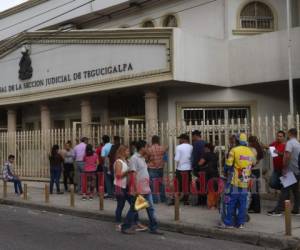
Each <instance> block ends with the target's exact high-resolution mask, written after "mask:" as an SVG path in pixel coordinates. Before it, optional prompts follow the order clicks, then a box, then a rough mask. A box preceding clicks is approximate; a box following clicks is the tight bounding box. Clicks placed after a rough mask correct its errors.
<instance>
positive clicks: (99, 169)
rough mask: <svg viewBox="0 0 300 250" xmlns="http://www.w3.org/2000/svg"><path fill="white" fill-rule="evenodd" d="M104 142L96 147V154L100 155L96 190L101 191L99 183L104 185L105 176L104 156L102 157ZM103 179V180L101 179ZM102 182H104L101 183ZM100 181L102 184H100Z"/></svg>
mask: <svg viewBox="0 0 300 250" xmlns="http://www.w3.org/2000/svg"><path fill="white" fill-rule="evenodd" d="M103 146H104V145H103V143H102V142H101V143H100V145H98V147H97V148H96V155H97V156H98V166H97V175H96V190H97V192H99V191H100V190H99V185H100V184H101V185H103V182H104V178H103V175H102V174H103V164H104V162H103V158H102V157H101V152H102V148H103ZM101 179H102V180H101ZM101 182H102V183H101ZM99 183H100V184H99Z"/></svg>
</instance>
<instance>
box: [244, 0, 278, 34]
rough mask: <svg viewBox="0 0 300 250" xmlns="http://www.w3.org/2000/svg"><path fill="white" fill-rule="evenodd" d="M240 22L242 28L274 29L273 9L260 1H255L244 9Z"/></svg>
mask: <svg viewBox="0 0 300 250" xmlns="http://www.w3.org/2000/svg"><path fill="white" fill-rule="evenodd" d="M240 22H241V23H240V25H241V28H242V29H268V30H273V29H274V15H273V12H272V10H271V9H270V7H269V6H267V5H266V4H264V3H262V2H259V1H253V2H251V3H249V4H247V5H246V6H245V7H244V8H243V9H242V11H241V15H240Z"/></svg>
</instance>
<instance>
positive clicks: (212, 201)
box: [198, 143, 219, 209]
mask: <svg viewBox="0 0 300 250" xmlns="http://www.w3.org/2000/svg"><path fill="white" fill-rule="evenodd" d="M214 149H215V147H214V146H213V145H212V144H211V143H206V144H205V145H204V155H203V157H202V158H201V159H200V161H199V163H198V164H199V171H203V172H205V177H206V181H207V187H206V188H207V206H208V208H209V209H216V208H217V205H218V200H219V194H218V177H219V171H218V157H217V155H216V154H215V152H214Z"/></svg>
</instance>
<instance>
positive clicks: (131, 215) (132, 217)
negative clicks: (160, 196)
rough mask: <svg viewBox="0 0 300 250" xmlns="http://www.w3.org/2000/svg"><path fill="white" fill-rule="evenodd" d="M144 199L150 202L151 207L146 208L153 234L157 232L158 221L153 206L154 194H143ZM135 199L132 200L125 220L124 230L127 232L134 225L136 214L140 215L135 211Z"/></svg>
mask: <svg viewBox="0 0 300 250" xmlns="http://www.w3.org/2000/svg"><path fill="white" fill-rule="evenodd" d="M143 197H144V198H145V199H146V200H147V201H148V203H149V207H148V208H146V210H147V215H148V218H149V229H150V231H152V232H155V231H156V230H157V227H158V225H157V221H156V218H155V209H154V206H153V198H152V194H143ZM135 200H136V199H135V198H134V199H133V200H132V203H131V206H130V209H129V211H128V213H127V215H126V218H125V222H124V224H123V225H122V230H126V229H129V228H131V226H132V225H134V222H135V218H136V214H137V213H138V212H137V211H136V210H135V209H134V203H135Z"/></svg>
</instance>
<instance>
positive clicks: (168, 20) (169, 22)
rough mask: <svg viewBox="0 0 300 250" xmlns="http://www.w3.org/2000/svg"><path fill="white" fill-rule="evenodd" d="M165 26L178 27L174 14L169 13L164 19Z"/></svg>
mask: <svg viewBox="0 0 300 250" xmlns="http://www.w3.org/2000/svg"><path fill="white" fill-rule="evenodd" d="M163 27H178V23H177V19H176V17H175V16H174V15H168V16H166V17H165V19H164V21H163Z"/></svg>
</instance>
